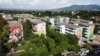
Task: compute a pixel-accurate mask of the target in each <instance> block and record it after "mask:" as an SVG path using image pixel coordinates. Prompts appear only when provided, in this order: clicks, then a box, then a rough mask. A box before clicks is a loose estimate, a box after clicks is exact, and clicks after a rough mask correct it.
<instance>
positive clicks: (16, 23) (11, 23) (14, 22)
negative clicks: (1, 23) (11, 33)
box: [7, 21, 21, 27]
mask: <svg viewBox="0 0 100 56" xmlns="http://www.w3.org/2000/svg"><path fill="white" fill-rule="evenodd" d="M7 22H8V24H9V27H11V26H14V25H21V24H20V23H18V22H17V21H7Z"/></svg>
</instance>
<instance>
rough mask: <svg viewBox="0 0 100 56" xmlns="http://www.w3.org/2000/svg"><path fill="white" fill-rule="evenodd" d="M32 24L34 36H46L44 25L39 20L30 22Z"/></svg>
mask: <svg viewBox="0 0 100 56" xmlns="http://www.w3.org/2000/svg"><path fill="white" fill-rule="evenodd" d="M30 22H31V23H32V28H33V31H32V32H33V33H35V34H39V35H41V34H44V35H45V36H46V23H45V22H43V21H41V20H39V19H32V20H30Z"/></svg>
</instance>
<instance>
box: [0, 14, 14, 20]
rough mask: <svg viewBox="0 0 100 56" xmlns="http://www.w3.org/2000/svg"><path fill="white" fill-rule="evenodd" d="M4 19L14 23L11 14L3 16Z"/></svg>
mask: <svg viewBox="0 0 100 56" xmlns="http://www.w3.org/2000/svg"><path fill="white" fill-rule="evenodd" d="M2 17H3V19H5V20H6V21H13V20H14V19H13V17H12V16H11V14H2Z"/></svg>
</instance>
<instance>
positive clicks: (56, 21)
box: [48, 16, 69, 26]
mask: <svg viewBox="0 0 100 56" xmlns="http://www.w3.org/2000/svg"><path fill="white" fill-rule="evenodd" d="M48 21H49V22H50V23H51V25H53V26H55V25H58V24H60V23H63V22H66V23H68V22H69V17H60V16H59V17H55V18H49V20H48Z"/></svg>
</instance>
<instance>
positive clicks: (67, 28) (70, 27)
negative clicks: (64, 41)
mask: <svg viewBox="0 0 100 56" xmlns="http://www.w3.org/2000/svg"><path fill="white" fill-rule="evenodd" d="M56 30H57V31H59V32H60V33H63V34H67V33H69V34H73V35H76V36H77V38H78V39H80V38H81V37H82V32H83V28H82V27H79V26H77V25H74V24H69V23H60V25H57V27H56Z"/></svg>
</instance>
